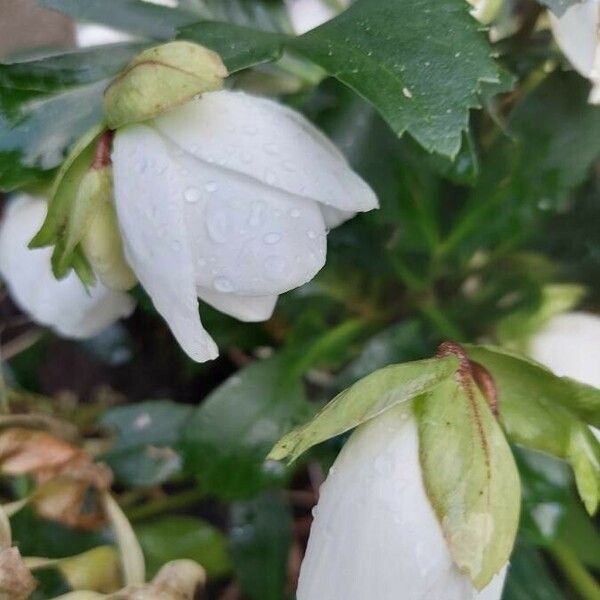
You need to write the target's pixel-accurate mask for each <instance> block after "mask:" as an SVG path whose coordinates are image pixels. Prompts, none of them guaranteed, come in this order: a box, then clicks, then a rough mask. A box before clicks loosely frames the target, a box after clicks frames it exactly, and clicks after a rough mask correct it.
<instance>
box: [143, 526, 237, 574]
mask: <svg viewBox="0 0 600 600" xmlns="http://www.w3.org/2000/svg"><path fill="white" fill-rule="evenodd" d="M135 533H136V535H137V537H138V540H139V541H140V544H141V546H142V549H143V550H144V556H145V557H146V568H147V571H148V577H153V576H154V575H155V574H156V572H157V571H158V570H159V569H160V568H161V567H162V566H163V565H164V564H166V563H168V562H169V561H172V560H179V559H183V558H187V559H189V560H194V561H196V562H197V563H199V564H201V565H202V566H203V567H204V569H205V570H206V574H207V576H208V577H209V579H212V578H216V577H222V576H224V575H227V574H228V573H229V572H230V570H231V559H230V557H229V554H228V550H227V538H226V537H225V536H224V535H223V534H222V533H221V532H220V531H219V530H218V529H216V528H215V527H213V526H212V525H210V524H209V523H207V522H206V521H203V520H201V519H195V518H193V517H183V516H181V517H178V516H171V517H164V518H162V519H159V520H157V521H152V522H151V523H144V524H142V525H138V526H137V527H136V528H135Z"/></svg>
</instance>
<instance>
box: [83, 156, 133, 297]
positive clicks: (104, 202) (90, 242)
mask: <svg viewBox="0 0 600 600" xmlns="http://www.w3.org/2000/svg"><path fill="white" fill-rule="evenodd" d="M84 198H85V202H89V203H91V204H93V205H94V208H93V213H92V215H91V216H90V218H89V222H88V223H87V226H86V228H85V233H84V234H83V237H82V238H81V245H82V246H83V250H84V252H85V256H86V258H87V259H88V261H89V262H90V264H91V266H92V268H93V270H94V273H95V274H96V275H97V276H98V278H99V279H100V281H102V283H104V285H106V286H107V287H109V288H111V289H113V290H128V289H131V288H132V287H133V286H134V285H135V284H136V281H137V280H136V277H135V274H134V273H133V271H132V270H131V268H130V267H129V265H128V264H127V261H126V260H125V255H124V253H123V242H122V241H121V234H120V233H119V226H118V223H117V215H116V213H115V208H114V206H113V187H112V169H111V167H108V166H107V167H102V168H100V169H93V168H92V169H90V170H89V171H88V172H87V173H86V175H84V177H83V179H82V180H81V184H80V186H79V191H78V193H77V200H76V201H75V206H77V205H79V204H80V199H84Z"/></svg>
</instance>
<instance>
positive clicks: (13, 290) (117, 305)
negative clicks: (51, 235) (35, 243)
mask: <svg viewBox="0 0 600 600" xmlns="http://www.w3.org/2000/svg"><path fill="white" fill-rule="evenodd" d="M45 215H46V202H45V201H44V200H42V199H40V198H31V197H28V196H25V195H21V196H20V197H18V198H16V199H15V200H13V201H12V202H11V203H10V204H9V206H8V208H7V211H6V215H5V217H4V220H3V222H2V225H1V226H0V274H1V275H2V278H3V279H4V281H5V282H6V285H7V286H8V289H9V291H10V294H11V296H12V298H13V299H14V301H15V302H16V303H17V304H18V305H19V307H20V308H21V309H22V310H23V311H24V312H26V313H28V314H29V315H30V316H31V317H32V319H33V320H34V321H37V322H38V323H41V324H42V325H47V326H49V327H51V328H52V329H54V330H55V331H56V332H57V333H59V334H61V335H63V336H65V337H71V338H86V337H91V336H94V335H96V334H98V333H100V332H101V331H102V330H103V329H105V328H106V327H108V326H109V325H111V324H112V323H114V322H115V321H116V320H117V319H119V318H121V317H127V316H129V315H130V314H131V313H132V312H133V309H134V308H135V303H134V302H133V300H132V299H131V297H130V296H128V295H127V294H124V293H122V292H116V291H113V290H109V289H107V288H105V287H104V286H103V285H101V284H100V283H98V284H96V285H95V286H94V287H93V288H91V289H90V291H89V293H88V292H87V291H86V290H85V288H84V287H83V285H82V284H81V282H80V281H79V279H78V278H77V276H76V275H75V274H74V273H71V274H70V275H69V276H67V277H66V278H64V279H62V280H60V281H57V280H56V279H54V276H53V275H52V271H51V267H50V257H51V254H52V250H51V249H50V248H41V249H36V250H29V249H28V248H27V245H28V243H29V241H30V240H31V238H32V237H33V235H34V234H35V233H36V231H37V230H38V229H39V227H40V226H41V224H42V222H43V220H44V217H45Z"/></svg>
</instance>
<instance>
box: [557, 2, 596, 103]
mask: <svg viewBox="0 0 600 600" xmlns="http://www.w3.org/2000/svg"><path fill="white" fill-rule="evenodd" d="M548 13H549V15H550V23H551V25H552V31H553V32H554V37H555V39H556V43H557V44H558V45H559V46H560V49H561V50H562V51H563V52H564V54H565V56H566V57H567V58H568V59H569V62H570V63H571V64H572V65H573V68H574V69H576V70H577V71H579V73H581V75H583V76H584V77H587V78H588V79H590V80H591V82H592V84H593V86H594V87H593V89H592V92H591V94H590V102H592V103H595V104H597V103H598V102H600V2H599V0H584V1H583V2H578V3H576V4H573V6H571V7H570V8H568V9H567V10H566V11H565V13H564V14H563V16H562V17H557V16H556V15H554V14H553V13H552V12H551V11H548Z"/></svg>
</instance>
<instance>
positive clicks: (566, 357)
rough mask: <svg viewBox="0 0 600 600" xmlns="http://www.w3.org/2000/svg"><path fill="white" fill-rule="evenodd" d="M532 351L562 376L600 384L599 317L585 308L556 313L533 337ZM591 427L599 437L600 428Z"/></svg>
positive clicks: (541, 361)
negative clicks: (583, 310)
mask: <svg viewBox="0 0 600 600" xmlns="http://www.w3.org/2000/svg"><path fill="white" fill-rule="evenodd" d="M529 354H530V355H531V357H532V358H533V359H535V360H537V361H538V362H539V363H541V364H543V365H544V366H546V367H548V368H549V369H550V370H551V371H553V372H554V373H555V374H556V375H559V376H560V377H570V378H571V379H575V380H576V381H579V382H580V383H585V384H587V385H591V386H594V387H597V388H600V317H599V316H598V315H594V314H591V313H586V312H570V313H563V314H561V315H557V316H555V317H553V318H552V319H551V320H550V322H549V323H547V324H546V325H545V327H544V328H543V329H542V330H540V331H538V332H537V333H536V334H535V336H534V337H533V338H532V339H531V341H530V345H529ZM591 429H592V431H593V432H594V435H595V436H596V437H597V438H598V439H599V440H600V430H599V429H596V428H594V427H592V428H591Z"/></svg>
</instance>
